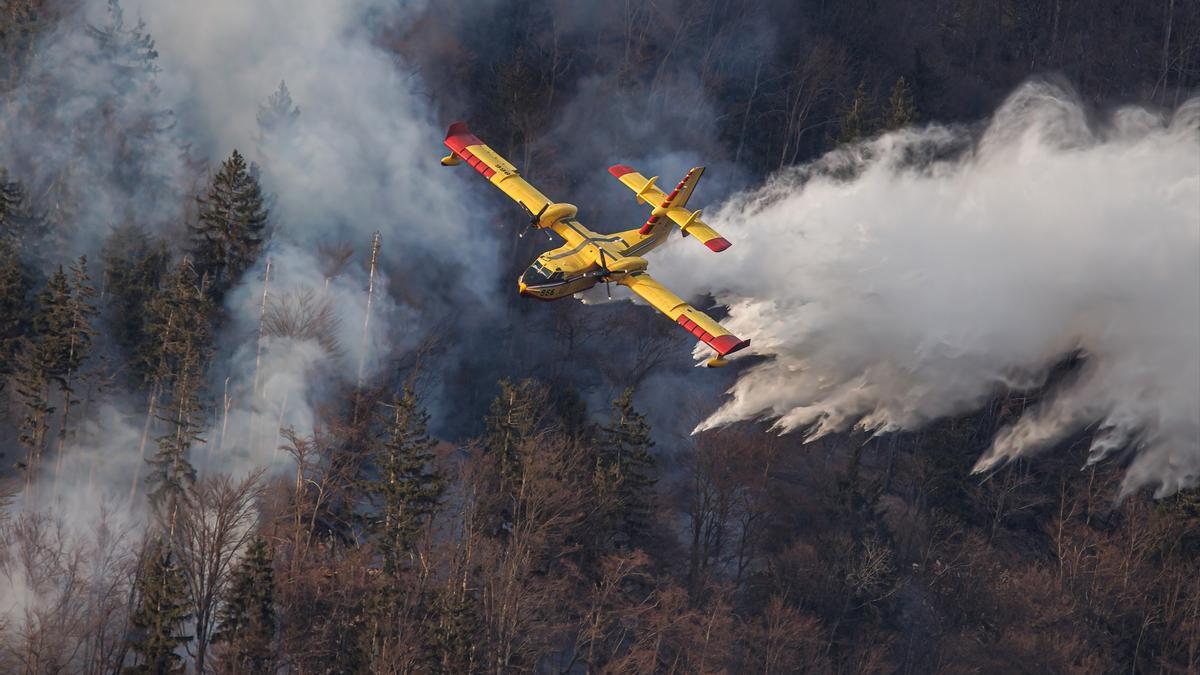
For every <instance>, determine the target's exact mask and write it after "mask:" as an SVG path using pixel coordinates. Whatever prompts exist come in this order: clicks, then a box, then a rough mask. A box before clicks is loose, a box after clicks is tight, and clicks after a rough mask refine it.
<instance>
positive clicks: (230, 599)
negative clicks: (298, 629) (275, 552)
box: [212, 537, 275, 673]
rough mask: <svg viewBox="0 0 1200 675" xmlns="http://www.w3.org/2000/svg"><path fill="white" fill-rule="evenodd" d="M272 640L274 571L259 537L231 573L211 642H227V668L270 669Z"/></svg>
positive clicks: (273, 635)
mask: <svg viewBox="0 0 1200 675" xmlns="http://www.w3.org/2000/svg"><path fill="white" fill-rule="evenodd" d="M274 641H275V575H274V572H273V570H272V568H271V551H270V549H269V548H268V547H267V542H266V540H265V539H263V538H262V537H258V538H256V539H255V540H254V542H253V543H252V544H251V545H250V549H249V550H248V551H247V552H246V557H245V558H243V559H242V561H241V563H240V564H239V565H238V568H237V569H236V570H235V571H234V573H233V578H232V579H231V580H230V584H229V587H228V590H227V591H226V594H225V597H224V598H223V600H222V605H221V609H220V610H218V612H217V630H216V632H215V633H214V634H213V639H212V643H213V644H214V645H219V644H220V645H225V646H226V649H225V651H224V656H223V657H222V661H224V662H226V663H227V666H228V667H227V670H228V671H230V672H238V673H266V672H272V670H273V668H272V666H273V663H274V659H275V656H274V654H275V648H274Z"/></svg>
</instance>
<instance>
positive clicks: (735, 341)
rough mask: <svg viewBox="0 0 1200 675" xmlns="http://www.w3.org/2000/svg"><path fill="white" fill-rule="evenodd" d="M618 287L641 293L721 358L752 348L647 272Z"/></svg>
mask: <svg viewBox="0 0 1200 675" xmlns="http://www.w3.org/2000/svg"><path fill="white" fill-rule="evenodd" d="M617 283H619V284H621V285H622V286H625V287H627V288H629V290H631V291H633V292H634V293H637V294H638V295H639V296H641V298H642V299H643V300H645V301H646V302H648V303H650V304H651V305H653V306H654V308H655V309H657V310H658V311H660V312H662V313H663V314H666V315H667V317H668V318H670V319H671V320H672V321H674V322H675V323H677V324H679V325H681V326H683V327H684V328H685V329H686V330H687V331H688V332H689V333H691V334H692V335H695V336H696V337H697V338H698V339H699V340H700V341H701V342H703V343H704V344H706V345H708V346H709V347H712V348H713V350H714V351H716V352H717V356H718V357H725V356H726V355H728V354H732V353H733V352H736V351H738V350H740V349H744V348H746V347H747V346H749V345H750V341H749V340H742V339H740V338H738V337H737V336H736V335H734V334H733V333H730V332H729V331H727V330H725V328H723V327H722V326H721V324H719V323H717V322H716V321H713V320H712V318H711V317H709V316H708V315H707V314H705V313H704V312H701V311H700V310H698V309H696V308H695V307H692V306H691V305H689V304H688V303H686V302H684V301H683V299H681V298H680V297H679V296H678V295H675V294H674V293H672V292H671V291H670V290H669V289H667V287H666V286H663V285H662V284H660V283H659V282H658V281H657V280H655V279H654V277H651V276H650V275H649V274H646V273H645V272H639V273H636V274H631V275H629V276H626V277H622V278H620V279H618V280H617ZM713 365H716V364H713Z"/></svg>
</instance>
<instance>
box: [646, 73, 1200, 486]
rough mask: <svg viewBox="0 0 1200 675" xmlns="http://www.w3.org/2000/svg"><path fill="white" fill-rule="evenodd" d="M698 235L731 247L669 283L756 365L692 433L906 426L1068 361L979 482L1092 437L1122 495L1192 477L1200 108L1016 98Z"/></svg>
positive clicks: (839, 168) (778, 181) (1199, 273)
mask: <svg viewBox="0 0 1200 675" xmlns="http://www.w3.org/2000/svg"><path fill="white" fill-rule="evenodd" d="M711 221H712V222H713V223H714V224H715V226H716V227H717V228H719V229H720V230H721V231H723V232H724V233H726V234H727V235H728V236H729V237H730V239H731V240H732V241H734V242H735V243H736V245H735V246H734V247H733V248H731V249H730V250H729V251H728V252H726V253H723V254H722V256H723V258H722V259H720V260H711V259H710V260H703V261H701V260H699V259H698V258H699V255H698V254H697V252H695V251H692V250H691V249H692V248H695V247H689V246H685V245H680V246H676V247H675V248H676V250H675V251H673V252H672V254H671V255H670V256H664V257H663V258H664V259H663V260H662V261H660V264H659V266H658V269H659V270H660V275H661V276H663V277H664V280H665V281H667V282H669V283H676V284H680V285H681V286H684V287H686V286H687V284H689V283H690V284H691V285H692V288H693V290H695V291H702V290H707V291H710V292H713V293H714V294H715V296H716V298H717V300H718V301H719V302H721V303H724V304H727V305H728V306H729V308H730V317H729V319H728V321H727V325H728V326H729V328H730V329H731V330H733V331H734V332H735V333H737V334H738V335H744V336H746V337H750V338H753V347H752V349H753V350H754V351H755V352H757V353H758V354H761V355H764V356H768V357H769V358H768V359H767V360H766V361H765V362H763V363H760V364H758V365H754V366H751V367H749V368H747V369H746V370H745V371H744V372H742V373H741V374H740V376H739V378H738V380H737V382H736V384H735V385H734V386H733V388H732V389H731V390H730V393H731V394H732V398H731V399H730V400H728V401H727V402H726V403H725V404H724V405H723V406H721V408H720V409H719V410H717V411H716V412H715V413H713V414H712V415H711V416H710V417H709V418H708V419H707V420H706V421H704V422H703V423H702V424H701V425H700V427H699V428H700V429H705V428H710V427H714V426H717V425H721V424H725V423H730V422H734V421H737V420H743V419H752V418H772V419H774V420H775V423H776V425H777V427H778V428H779V429H781V430H783V431H792V430H804V431H805V432H806V433H807V434H809V435H810V436H811V437H813V438H815V437H819V436H821V435H824V434H827V433H830V432H834V431H839V430H843V429H847V428H849V427H851V426H858V427H861V428H863V429H866V430H870V431H881V432H882V431H892V430H900V429H908V430H911V429H916V428H919V427H920V426H922V425H923V424H926V423H929V422H930V421H933V420H936V419H938V418H941V417H945V416H950V415H957V414H962V413H966V412H969V411H972V410H975V409H977V408H978V407H980V406H981V405H982V404H983V403H984V402H985V401H986V400H987V399H988V398H989V397H991V396H994V395H996V394H997V393H999V392H1002V391H1004V390H1005V389H1008V388H1016V389H1023V388H1029V387H1034V386H1037V385H1040V384H1043V383H1044V382H1045V381H1046V377H1047V375H1048V372H1049V370H1050V369H1051V368H1052V366H1053V365H1054V364H1055V363H1057V362H1058V361H1060V360H1061V359H1062V358H1063V357H1064V356H1065V355H1067V354H1070V353H1072V352H1074V351H1076V350H1078V351H1079V352H1080V353H1081V354H1082V355H1083V357H1084V360H1083V362H1082V366H1081V369H1080V371H1079V372H1078V373H1077V375H1076V376H1075V377H1073V378H1069V379H1068V381H1066V382H1064V383H1062V384H1061V385H1060V386H1058V387H1057V388H1055V389H1054V390H1053V391H1052V392H1051V394H1050V395H1049V396H1048V397H1047V399H1046V400H1045V401H1044V402H1043V403H1042V404H1041V406H1040V407H1038V408H1037V409H1033V410H1030V411H1027V412H1026V413H1025V414H1024V415H1023V416H1022V417H1021V418H1020V419H1019V420H1018V421H1017V422H1016V423H1015V424H1013V425H1012V426H1011V427H1009V428H1006V429H1004V430H1002V431H1001V432H1000V433H999V434H998V435H997V437H996V438H995V439H994V441H993V444H992V447H991V449H990V450H989V451H988V452H987V453H985V455H984V456H983V457H982V458H980V460H979V462H978V464H977V467H976V468H977V470H984V469H988V468H990V467H993V466H996V465H998V464H1000V463H1002V462H1004V461H1006V460H1008V459H1012V458H1014V457H1017V456H1022V455H1025V454H1029V453H1033V452H1035V451H1038V450H1042V449H1046V448H1049V447H1051V446H1053V445H1054V444H1055V443H1056V442H1058V441H1061V440H1063V439H1064V438H1065V437H1067V436H1068V435H1069V434H1072V433H1075V432H1078V431H1080V430H1083V429H1085V428H1086V429H1089V430H1094V431H1095V434H1094V438H1095V440H1094V442H1093V445H1092V448H1091V459H1090V461H1097V460H1099V459H1102V458H1104V457H1105V456H1107V455H1109V454H1111V453H1113V452H1118V451H1120V452H1130V453H1133V459H1132V462H1131V464H1130V466H1129V469H1128V472H1127V475H1126V478H1125V482H1124V486H1123V487H1124V490H1125V491H1127V492H1128V491H1131V490H1135V489H1137V488H1139V487H1142V486H1155V487H1157V494H1160V495H1164V494H1169V493H1172V492H1174V491H1176V490H1178V489H1181V488H1183V487H1186V486H1191V485H1195V484H1196V483H1197V481H1198V479H1200V99H1193V100H1191V101H1189V102H1187V103H1186V104H1184V105H1183V106H1182V107H1180V108H1179V109H1178V110H1175V111H1171V112H1165V113H1158V112H1153V111H1148V110H1144V109H1141V108H1125V109H1121V110H1118V111H1116V112H1114V113H1113V114H1111V115H1109V116H1106V117H1105V119H1103V120H1102V121H1096V120H1093V119H1090V118H1089V116H1088V114H1087V112H1086V111H1085V110H1084V108H1083V107H1082V106H1081V105H1080V103H1079V102H1078V101H1077V100H1076V99H1075V98H1074V96H1073V95H1072V94H1071V93H1069V92H1068V91H1065V90H1064V89H1062V88H1059V87H1056V86H1052V85H1049V84H1045V83H1033V84H1028V85H1025V86H1024V87H1022V88H1021V89H1019V90H1018V91H1017V92H1016V93H1014V94H1013V95H1012V96H1011V97H1010V98H1009V99H1008V100H1007V101H1006V102H1005V103H1004V104H1003V105H1002V106H1001V108H1000V109H999V110H998V111H997V112H996V113H995V115H994V116H993V117H992V119H991V120H990V121H988V123H987V124H986V126H985V127H984V128H983V129H982V131H979V130H974V131H973V130H966V129H948V128H944V127H938V126H931V127H926V128H920V129H906V130H902V131H898V132H894V133H888V134H885V135H883V136H882V137H880V138H877V139H875V140H873V141H870V142H868V143H866V144H863V145H858V146H854V147H849V148H845V149H841V150H838V151H836V152H834V153H832V154H830V155H829V156H827V157H825V158H823V159H821V160H820V161H818V162H816V163H814V164H811V165H807V166H802V167H799V168H796V169H794V170H791V171H788V172H785V173H783V174H781V175H777V176H775V177H774V178H772V179H771V180H770V181H768V182H767V184H766V185H764V186H763V187H761V188H760V189H758V190H756V191H753V192H748V193H743V194H740V195H738V196H736V197H734V198H732V199H731V200H729V201H728V202H726V203H725V204H723V205H722V206H721V207H720V209H719V211H718V212H717V213H716V214H715V215H714V216H712V217H711ZM664 268H666V269H664ZM696 269H703V270H704V274H703V275H697V274H695V272H694V270H696Z"/></svg>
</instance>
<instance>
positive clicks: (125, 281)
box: [101, 222, 169, 383]
mask: <svg viewBox="0 0 1200 675" xmlns="http://www.w3.org/2000/svg"><path fill="white" fill-rule="evenodd" d="M101 255H102V260H103V263H104V288H105V294H106V295H107V296H108V302H107V306H108V312H107V314H106V317H105V318H106V319H107V321H106V323H107V325H108V332H109V334H110V335H112V337H113V341H114V342H116V344H117V345H118V346H120V347H121V348H122V349H124V350H125V353H126V354H128V355H130V356H136V355H138V354H145V353H147V352H148V351H152V350H153V346H152V345H149V344H147V342H148V341H149V340H150V339H151V338H150V334H149V329H148V326H147V317H146V308H147V306H148V305H149V304H150V302H151V300H152V299H153V298H154V296H155V294H156V293H157V291H158V286H159V283H160V282H161V281H162V279H163V277H164V276H165V275H166V272H167V265H168V260H169V257H168V254H167V248H166V245H165V244H164V243H163V242H162V241H155V240H152V239H151V238H150V236H149V235H147V234H146V233H145V232H144V231H143V230H142V229H141V228H139V227H137V226H136V225H133V224H132V223H128V222H126V223H124V224H122V225H120V226H118V227H117V228H116V229H114V230H113V232H112V234H111V235H109V237H108V239H107V240H106V241H105V242H104V248H103V250H102V252H101ZM128 371H129V377H130V380H131V381H132V382H134V383H144V382H148V381H149V380H151V379H152V372H151V371H152V368H151V367H150V364H147V363H146V362H145V361H144V360H143V359H139V358H130V360H129V366H128Z"/></svg>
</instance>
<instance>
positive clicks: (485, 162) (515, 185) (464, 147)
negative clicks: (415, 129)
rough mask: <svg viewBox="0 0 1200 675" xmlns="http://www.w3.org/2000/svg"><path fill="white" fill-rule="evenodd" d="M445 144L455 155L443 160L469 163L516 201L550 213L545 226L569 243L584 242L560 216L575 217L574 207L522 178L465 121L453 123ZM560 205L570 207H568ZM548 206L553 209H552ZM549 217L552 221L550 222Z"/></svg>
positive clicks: (453, 163) (539, 212) (513, 167)
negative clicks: (557, 199)
mask: <svg viewBox="0 0 1200 675" xmlns="http://www.w3.org/2000/svg"><path fill="white" fill-rule="evenodd" d="M445 144H446V147H447V148H450V152H451V154H450V155H448V156H446V157H445V158H443V159H442V164H444V165H446V166H453V165H455V164H459V163H461V162H466V163H467V165H468V166H470V167H471V168H472V169H475V170H476V171H478V172H479V173H480V175H482V176H483V177H484V178H486V179H488V181H490V182H491V183H492V185H495V186H496V187H498V188H500V190H501V191H502V192H504V194H506V195H508V196H509V197H510V198H511V199H512V200H513V201H515V202H517V203H518V204H521V205H523V206H524V207H525V208H526V209H527V210H528V211H529V212H530V213H532V214H542V213H546V214H547V215H546V219H544V220H543V223H544V225H543V226H545V227H553V228H554V231H555V232H557V233H558V234H559V235H560V236H562V237H563V238H564V239H565V240H566V241H567V242H568V243H569V244H572V245H575V244H579V243H581V242H583V237H582V236H581V235H579V233H578V232H577V231H576V230H574V229H573V228H569V227H562V226H560V224H559V223H558V220H559V217H560V216H561V217H565V216H574V215H575V210H574V207H572V206H570V205H568V204H555V203H553V202H551V201H550V199H549V198H547V197H546V195H544V194H542V193H541V191H539V190H538V189H537V188H535V187H534V186H532V185H530V184H529V182H528V181H526V180H525V179H524V178H522V177H521V174H520V172H518V171H517V168H516V167H515V166H513V165H512V164H511V163H509V161H508V160H506V159H504V158H503V157H501V156H500V153H498V152H496V151H495V150H493V149H492V148H491V147H489V146H488V145H487V144H486V143H484V142H483V141H481V140H479V137H478V136H476V135H475V134H473V133H471V130H470V129H468V128H467V125H466V124H464V123H463V122H455V123H454V124H451V125H450V128H449V129H448V130H447V131H446V140H445ZM551 207H554V208H551ZM560 207H566V208H565V210H564V209H563V208H560ZM547 209H549V211H548V212H547ZM547 220H549V221H550V222H549V223H547V222H546V221H547Z"/></svg>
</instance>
